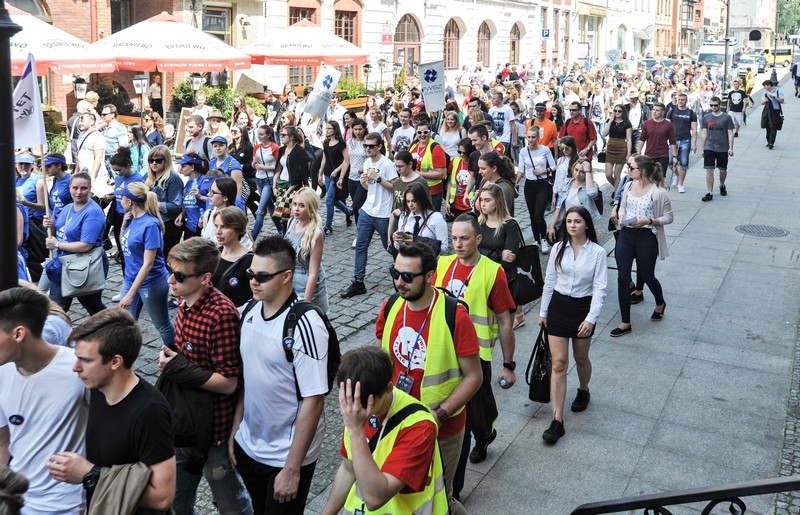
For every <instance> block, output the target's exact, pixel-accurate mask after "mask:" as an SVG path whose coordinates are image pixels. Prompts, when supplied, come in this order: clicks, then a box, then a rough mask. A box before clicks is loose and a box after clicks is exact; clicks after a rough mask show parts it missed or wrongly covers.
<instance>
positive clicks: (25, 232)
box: [17, 202, 31, 281]
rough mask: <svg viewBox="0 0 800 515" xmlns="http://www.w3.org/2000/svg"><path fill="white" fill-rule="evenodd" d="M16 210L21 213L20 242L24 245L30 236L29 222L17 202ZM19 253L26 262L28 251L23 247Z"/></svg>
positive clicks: (25, 211) (23, 209) (26, 213)
mask: <svg viewBox="0 0 800 515" xmlns="http://www.w3.org/2000/svg"><path fill="white" fill-rule="evenodd" d="M17 209H19V212H20V213H22V242H23V243H25V242H26V241H28V236H30V234H31V226H30V221H29V220H28V210H27V209H26V208H25V206H23V205H22V204H20V203H19V202H17ZM19 253H20V254H22V257H23V258H25V259H26V260H27V259H28V249H26V248H25V246H24V245H23V246H22V247H20V248H19ZM26 281H27V279H26Z"/></svg>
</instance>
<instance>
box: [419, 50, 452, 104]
mask: <svg viewBox="0 0 800 515" xmlns="http://www.w3.org/2000/svg"><path fill="white" fill-rule="evenodd" d="M419 77H420V81H419V83H420V88H421V89H422V100H423V102H425V110H426V111H428V112H429V113H430V112H433V111H441V110H442V109H444V88H445V79H446V78H445V76H444V61H434V62H432V63H425V64H420V65H419Z"/></svg>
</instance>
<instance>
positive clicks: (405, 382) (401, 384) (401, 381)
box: [397, 372, 414, 395]
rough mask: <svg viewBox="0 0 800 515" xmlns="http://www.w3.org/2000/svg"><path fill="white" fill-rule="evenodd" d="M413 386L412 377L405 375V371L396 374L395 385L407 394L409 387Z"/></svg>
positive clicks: (409, 391) (409, 390)
mask: <svg viewBox="0 0 800 515" xmlns="http://www.w3.org/2000/svg"><path fill="white" fill-rule="evenodd" d="M413 386H414V378H413V377H411V376H409V375H406V373H405V372H402V373H400V375H399V376H397V387H398V388H400V389H401V390H403V391H404V392H406V393H407V394H409V395H410V394H411V388H412V387H413Z"/></svg>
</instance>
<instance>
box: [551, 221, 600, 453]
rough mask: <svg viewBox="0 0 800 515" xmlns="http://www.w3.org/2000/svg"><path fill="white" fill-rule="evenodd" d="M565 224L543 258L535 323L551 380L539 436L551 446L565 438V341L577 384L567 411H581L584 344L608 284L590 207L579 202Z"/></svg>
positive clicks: (586, 366) (588, 370) (588, 371)
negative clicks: (542, 330)
mask: <svg viewBox="0 0 800 515" xmlns="http://www.w3.org/2000/svg"><path fill="white" fill-rule="evenodd" d="M564 223H565V228H566V230H565V231H563V232H562V236H561V240H560V241H559V242H557V243H556V244H555V245H553V250H552V252H551V253H550V259H549V260H548V262H547V275H545V278H544V292H543V294H542V300H541V304H540V306H541V307H540V309H539V325H540V326H544V327H546V328H547V332H548V335H549V343H550V353H551V355H552V360H553V373H552V376H551V381H550V398H551V399H552V401H553V422H552V423H551V424H550V427H549V428H548V429H547V430H546V431H545V432H544V433H543V434H542V438H543V439H544V440H545V441H546V442H548V443H551V444H554V443H556V442H557V441H558V439H559V438H561V437H562V436H564V402H565V400H566V396H567V368H568V367H569V346H568V344H569V340H570V339H571V340H572V353H573V355H574V357H575V368H576V369H577V371H578V382H579V383H580V384H579V386H578V394H577V395H576V397H575V400H574V401H573V402H572V407H571V409H572V411H575V412H580V411H583V410H585V409H586V407H587V406H588V404H589V398H590V395H589V380H590V379H591V377H592V362H591V361H589V344H590V343H591V341H592V335H593V334H594V327H595V324H596V323H597V318H598V316H600V310H601V309H602V308H603V301H604V300H605V297H606V284H607V282H608V278H607V271H606V253H605V250H604V249H603V247H601V246H600V245H598V243H597V234H596V233H595V230H594V223H593V222H592V217H591V215H590V214H589V211H588V210H587V209H586V208H585V207H582V206H573V207H570V208H569V209H567V215H566V217H565V222H564Z"/></svg>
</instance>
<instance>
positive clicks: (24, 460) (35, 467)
mask: <svg viewBox="0 0 800 515" xmlns="http://www.w3.org/2000/svg"><path fill="white" fill-rule="evenodd" d="M49 312H50V303H49V300H48V299H47V297H45V296H44V295H42V294H41V293H39V292H37V291H34V290H30V289H28V288H11V289H9V290H6V291H4V292H2V293H0V391H2V392H3V393H2V395H0V464H2V465H6V464H8V465H10V467H11V469H12V470H14V471H15V472H18V473H20V474H22V475H23V476H25V477H26V478H28V481H29V482H30V486H29V487H28V491H27V493H26V494H25V496H24V499H25V510H24V513H31V514H37V515H39V514H45V513H52V514H62V513H63V514H68V515H78V514H81V513H83V509H84V501H83V488H82V487H81V485H79V484H78V485H71V484H68V483H60V482H58V481H56V480H55V479H54V478H53V477H52V476H50V474H49V473H48V472H47V466H46V464H47V460H48V459H49V458H50V456H52V455H54V454H55V453H57V452H59V451H62V450H66V451H71V452H76V453H78V454H83V453H84V452H85V445H84V441H85V440H84V438H85V433H86V420H87V418H88V416H89V404H88V392H87V390H86V388H84V386H83V383H81V380H80V379H78V377H77V376H76V375H75V373H74V372H73V371H72V365H73V364H74V363H75V353H73V352H72V350H71V349H68V348H66V347H57V346H55V345H52V344H50V343H48V342H46V341H45V340H44V339H43V338H42V330H43V328H44V324H45V320H46V319H47V315H48V314H49ZM9 459H11V462H10V463H9Z"/></svg>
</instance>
